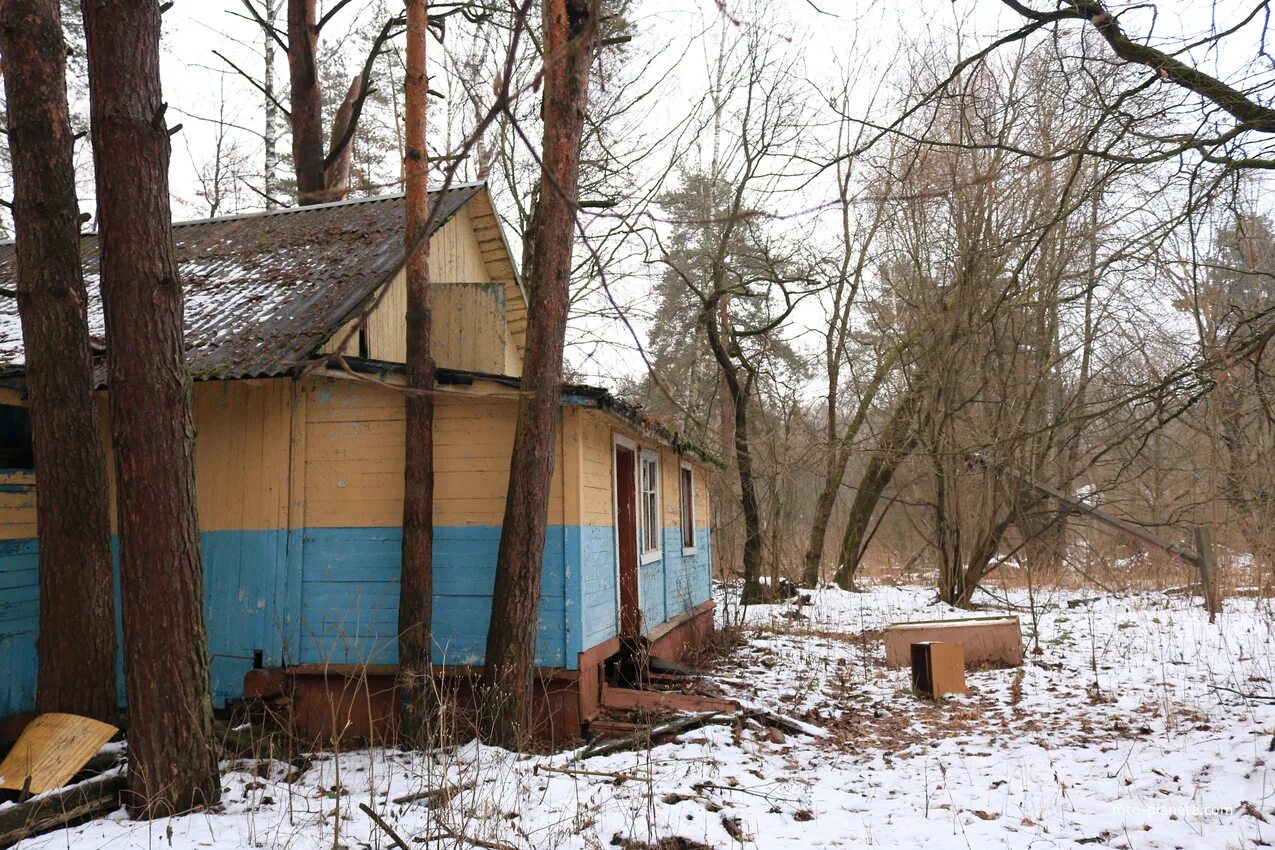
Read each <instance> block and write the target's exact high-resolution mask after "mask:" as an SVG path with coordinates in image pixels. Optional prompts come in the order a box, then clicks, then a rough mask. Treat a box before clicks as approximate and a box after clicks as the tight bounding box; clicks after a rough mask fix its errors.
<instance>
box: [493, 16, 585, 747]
mask: <svg viewBox="0 0 1275 850" xmlns="http://www.w3.org/2000/svg"><path fill="white" fill-rule="evenodd" d="M595 2H596V0H546V1H545V3H544V56H545V67H544V106H543V116H544V151H543V154H542V156H543V161H542V173H541V177H540V192H539V196H538V199H537V201H536V210H535V218H534V221H535V227H534V230H533V231H532V232H531V234H530V237H529V238H530V240H531V251H530V254H529V257H530V262H529V263H528V264H527V268H526V269H525V272H526V281H527V290H528V297H529V299H530V302H531V303H530V304H529V305H528V306H529V310H528V313H529V315H528V326H527V351H526V355H525V359H524V361H523V370H522V395H521V396H520V398H519V401H518V424H517V426H516V430H515V433H514V448H513V457H512V458H511V460H510V468H509V490H508V493H507V495H506V498H505V518H504V527H503V532H502V534H501V537H500V552H499V555H498V556H497V559H496V583H495V587H494V589H493V591H492V606H491V623H490V625H489V627H488V631H487V653H486V662H485V666H484V667H483V677H482V692H483V703H482V705H481V707H480V708H481V713H482V723H481V732H482V734H483V735H484V736H485V737H486V738H487V740H488V741H489V742H490V743H493V744H496V745H499V746H504V747H515V746H517V745H518V744H519V743H520V742H521V741H524V740H525V738H526V735H527V734H528V733H529V732H530V731H531V729H530V726H529V720H530V717H529V707H530V696H531V685H532V681H531V677H532V671H533V666H534V663H535V652H536V627H537V620H538V608H539V604H540V571H541V566H542V563H541V562H542V559H543V555H544V543H545V525H546V523H547V521H548V515H549V482H550V479H551V478H552V476H553V466H554V459H555V458H554V455H555V452H554V446H555V443H556V440H557V434H558V423H559V419H560V416H561V399H562V352H563V346H564V344H565V341H566V328H567V306H568V300H569V299H568V296H569V292H568V284H569V282H570V275H571V248H572V245H573V243H574V242H575V221H576V211H577V182H578V178H579V173H580V140H581V133H582V130H583V127H584V113H585V105H586V102H587V97H588V86H589V67H590V65H591V64H592V59H593V43H592V40H593V32H594V28H595V26H596V20H595V15H596V10H595Z"/></svg>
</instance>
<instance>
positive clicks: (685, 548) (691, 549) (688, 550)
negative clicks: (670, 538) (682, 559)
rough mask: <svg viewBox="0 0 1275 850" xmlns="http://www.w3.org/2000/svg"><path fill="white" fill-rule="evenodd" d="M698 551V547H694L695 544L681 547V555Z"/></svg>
mask: <svg viewBox="0 0 1275 850" xmlns="http://www.w3.org/2000/svg"><path fill="white" fill-rule="evenodd" d="M698 551H699V549H698V548H696V547H695V546H683V547H682V554H683V555H694V554H695V553H696V552H698Z"/></svg>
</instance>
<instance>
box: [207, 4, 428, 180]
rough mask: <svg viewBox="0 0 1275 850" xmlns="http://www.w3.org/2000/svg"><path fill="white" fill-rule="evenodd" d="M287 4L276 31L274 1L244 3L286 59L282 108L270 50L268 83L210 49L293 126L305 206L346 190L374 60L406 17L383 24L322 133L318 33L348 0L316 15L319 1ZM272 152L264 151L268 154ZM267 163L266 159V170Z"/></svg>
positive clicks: (295, 159) (295, 160) (399, 30)
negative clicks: (286, 92) (281, 28)
mask: <svg viewBox="0 0 1275 850" xmlns="http://www.w3.org/2000/svg"><path fill="white" fill-rule="evenodd" d="M287 3H288V8H287V16H286V23H287V26H286V29H285V31H284V32H280V31H279V29H278V28H277V26H276V25H275V22H274V20H273V19H272V12H273V0H267V5H266V8H265V12H264V14H263V11H262V10H261V9H259V8H258V7H257V5H256V4H255V3H254V2H252V0H243V4H244V7H245V8H246V9H247V10H248V13H249V14H250V15H251V16H252V18H253V20H254V21H256V22H257V24H258V26H260V27H261V30H262V32H263V33H264V34H265V37H266V38H267V39H268V40H269V41H270V42H272V43H273V45H277V46H278V47H279V48H280V49H281V50H282V51H283V53H284V55H285V56H286V57H287V59H288V80H289V84H290V88H289V95H288V107H286V108H285V107H284V106H283V104H282V103H281V102H280V101H279V99H278V97H277V96H276V94H275V92H274V86H273V76H274V51H273V49H269V50H267V52H266V60H267V61H266V69H267V72H268V73H269V75H270V78H271V79H270V85H266V84H263V83H262V82H261V81H259V80H257V78H256V77H254V76H253V75H251V74H249V73H247V72H246V71H244V70H243V69H242V68H240V67H239V66H238V65H236V64H235V63H234V62H232V61H231V60H230V59H228V58H226V57H225V56H224V55H222V54H221V53H218V52H216V51H214V53H216V55H217V56H218V57H219V58H220V59H221V60H222V61H223V62H225V63H226V64H227V65H229V66H230V67H231V68H232V69H233V70H234V71H235V72H236V73H238V74H239V75H240V76H242V77H243V78H244V79H246V80H247V81H248V82H249V83H250V84H251V85H252V86H253V87H255V88H256V89H257V90H258V91H260V92H262V94H264V95H265V97H266V100H267V101H268V102H269V104H270V106H271V107H272V108H273V110H278V111H279V112H281V113H282V114H283V116H284V118H285V119H286V120H287V122H288V125H289V127H290V128H291V130H292V162H293V166H294V168H295V170H296V180H297V186H296V190H297V201H298V202H299V203H301V204H303V205H305V204H320V203H324V202H326V201H338V200H341V199H342V198H344V197H345V196H346V195H347V194H348V193H349V191H350V158H351V156H352V155H353V151H354V148H353V145H354V135H355V133H356V131H357V130H358V127H359V120H360V118H361V117H362V115H363V109H364V106H365V105H366V103H367V100H368V96H369V95H370V94H372V92H373V85H372V76H373V70H374V68H375V65H376V61H377V59H378V58H380V56H381V55H382V54H383V53H384V52H385V51H386V49H387V48H388V46H389V42H390V40H391V39H393V38H395V37H396V36H398V35H399V34H400V33H402V32H403V27H404V25H405V24H406V17H405V16H404V15H394V16H391V17H389V18H387V19H386V20H385V21H384V22H383V23H382V24H381V26H380V29H379V30H377V32H376V35H375V36H374V37H373V38H372V43H371V46H370V47H369V49H368V52H367V56H366V58H365V59H364V61H363V66H362V68H361V69H360V70H359V72H358V73H357V74H355V75H354V77H353V78H352V79H351V80H350V85H349V88H348V89H347V90H346V92H345V97H344V99H343V100H342V101H341V105H340V106H339V107H338V108H337V110H336V114H335V115H334V116H333V119H332V126H331V128H330V129H329V131H328V132H327V133H326V134H325V133H324V128H323V89H322V85H321V81H320V79H319V58H318V49H319V37H320V35H322V33H323V28H324V27H325V26H327V25H328V24H329V23H330V22H331V21H332V19H333V17H334V16H335V15H336V14H337V13H338V12H340V11H341V10H342V9H344V8H345V7H346V6H347V5H349V3H348V0H346V2H337V3H334V4H333V5H332V6H331V7H330V8H329V9H328V10H327V11H325V12H324V13H323V14H322V15H320V14H319V13H318V0H287ZM325 137H326V138H325ZM271 141H273V140H271ZM270 155H271V152H270V151H269V150H268V151H267V156H268V158H269V157H270ZM271 165H272V164H271V163H267V172H269V171H270V168H271Z"/></svg>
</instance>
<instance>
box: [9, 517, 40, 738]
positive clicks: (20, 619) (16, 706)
mask: <svg viewBox="0 0 1275 850" xmlns="http://www.w3.org/2000/svg"><path fill="white" fill-rule="evenodd" d="M36 552H37V550H36V543H35V541H34V540H30V539H28V540H4V541H0V670H2V671H3V675H0V716H3V715H6V714H17V713H18V712H21V711H29V710H30V709H32V708H34V707H35V674H36V657H35V638H36V628H37V625H38V622H39V615H40V579H39V576H38V574H37V572H36V567H37V560H38V559H37V554H36Z"/></svg>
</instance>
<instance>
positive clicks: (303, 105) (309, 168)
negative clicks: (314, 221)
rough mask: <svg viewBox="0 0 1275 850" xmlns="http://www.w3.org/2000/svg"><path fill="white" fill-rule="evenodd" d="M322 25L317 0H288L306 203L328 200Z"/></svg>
mask: <svg viewBox="0 0 1275 850" xmlns="http://www.w3.org/2000/svg"><path fill="white" fill-rule="evenodd" d="M318 41H319V29H318V25H317V22H316V20H315V0H288V78H289V80H290V81H291V84H292V85H291V94H290V96H289V97H290V100H289V110H288V111H289V112H290V113H291V119H290V121H291V124H292V163H293V166H294V167H295V169H296V172H297V201H298V203H301V204H303V205H305V204H317V203H322V202H323V201H325V200H327V192H326V190H327V185H326V182H325V179H324V173H323V94H322V91H321V90H320V88H319V71H318V66H317V63H316V61H315V48H316V47H317V45H318Z"/></svg>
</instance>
